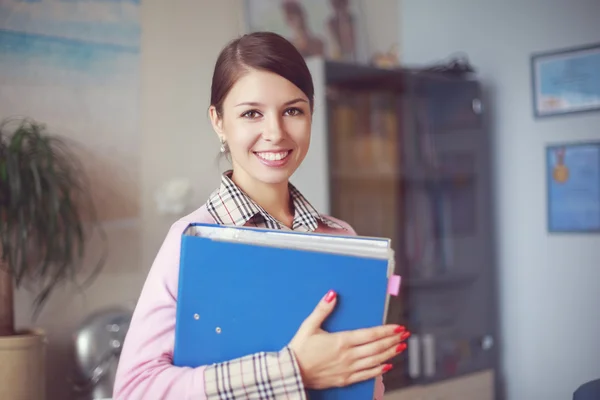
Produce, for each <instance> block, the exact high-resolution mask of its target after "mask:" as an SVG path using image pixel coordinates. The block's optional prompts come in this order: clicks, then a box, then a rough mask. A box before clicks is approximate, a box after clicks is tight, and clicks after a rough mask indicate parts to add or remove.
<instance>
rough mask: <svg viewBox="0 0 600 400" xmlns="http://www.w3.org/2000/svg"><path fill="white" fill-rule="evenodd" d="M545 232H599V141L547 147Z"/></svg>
mask: <svg viewBox="0 0 600 400" xmlns="http://www.w3.org/2000/svg"><path fill="white" fill-rule="evenodd" d="M546 168H547V171H546V174H547V182H548V185H547V190H548V231H549V232H552V233H600V142H597V143H591V142H590V143H571V144H555V145H551V146H547V147H546Z"/></svg>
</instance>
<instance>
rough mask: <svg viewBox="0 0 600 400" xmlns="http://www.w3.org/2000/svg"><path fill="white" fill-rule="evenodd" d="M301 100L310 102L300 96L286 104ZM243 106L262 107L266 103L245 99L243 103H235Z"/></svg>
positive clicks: (285, 104) (237, 105)
mask: <svg viewBox="0 0 600 400" xmlns="http://www.w3.org/2000/svg"><path fill="white" fill-rule="evenodd" d="M301 102H303V103H308V101H306V100H305V99H303V98H302V97H298V98H296V99H293V100H290V101H286V102H285V103H284V106H289V105H292V104H296V103H301ZM241 106H250V107H261V106H264V104H262V103H258V102H256V101H245V102H243V103H240V104H236V105H235V107H241Z"/></svg>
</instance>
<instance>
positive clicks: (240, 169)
mask: <svg viewBox="0 0 600 400" xmlns="http://www.w3.org/2000/svg"><path fill="white" fill-rule="evenodd" d="M210 115H211V121H212V123H213V127H214V129H215V131H216V132H217V134H218V135H219V136H220V137H222V138H223V139H224V140H225V141H226V143H227V145H228V146H229V150H230V152H231V159H232V163H233V170H234V176H236V177H238V178H243V179H244V180H248V179H250V180H253V181H255V182H256V181H257V182H261V183H267V184H278V183H283V182H285V183H287V181H288V179H289V178H290V176H291V175H292V174H293V173H294V172H295V171H296V169H297V168H298V166H299V165H300V163H301V162H302V161H303V160H304V157H305V156H306V153H307V152H308V147H309V144H310V129H311V122H312V114H311V109H310V103H309V99H308V98H307V97H306V95H305V94H304V92H302V90H300V89H299V88H298V87H297V86H295V85H294V84H293V83H291V82H290V81H288V80H287V79H285V78H283V77H281V76H279V75H277V74H274V73H271V72H266V71H258V70H250V71H249V72H248V73H246V74H245V75H243V76H242V77H241V78H240V79H239V80H238V81H237V82H236V83H235V85H234V86H233V87H232V88H231V90H230V91H229V94H228V95H227V97H226V98H225V101H224V102H223V113H222V115H221V116H220V117H219V116H218V115H217V113H216V110H215V109H214V107H211V109H210Z"/></svg>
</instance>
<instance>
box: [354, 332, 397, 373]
mask: <svg viewBox="0 0 600 400" xmlns="http://www.w3.org/2000/svg"><path fill="white" fill-rule="evenodd" d="M404 350H406V343H402V342H401V337H400V336H398V337H397V338H395V340H391V339H385V340H380V341H379V342H374V343H370V344H368V345H364V346H361V347H358V348H356V349H355V351H356V353H355V354H354V355H353V356H354V357H356V358H355V359H354V361H353V364H352V368H353V369H355V370H359V371H360V370H365V369H370V368H373V367H376V366H378V365H381V364H383V363H385V362H387V361H388V360H390V359H391V358H394V357H395V356H397V355H398V354H399V353H401V352H403V351H404Z"/></svg>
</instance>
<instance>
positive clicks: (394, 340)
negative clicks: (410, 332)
mask: <svg viewBox="0 0 600 400" xmlns="http://www.w3.org/2000/svg"><path fill="white" fill-rule="evenodd" d="M402 340H403V337H402V334H395V335H393V336H388V337H385V338H383V339H380V340H377V341H375V342H371V343H367V344H363V345H360V346H356V347H354V348H352V349H351V350H350V354H349V356H350V357H351V359H352V360H353V361H354V360H360V359H363V358H368V357H372V356H377V355H380V354H386V353H387V352H388V351H389V350H390V349H392V350H395V349H400V350H399V351H398V352H400V351H401V350H402V347H403V346H400V347H399V345H400V343H401V341H402ZM393 355H395V353H394V354H393ZM393 355H392V356H393ZM383 361H385V360H383ZM383 361H381V362H383Z"/></svg>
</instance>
